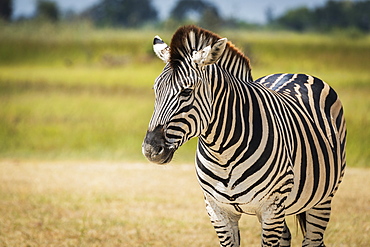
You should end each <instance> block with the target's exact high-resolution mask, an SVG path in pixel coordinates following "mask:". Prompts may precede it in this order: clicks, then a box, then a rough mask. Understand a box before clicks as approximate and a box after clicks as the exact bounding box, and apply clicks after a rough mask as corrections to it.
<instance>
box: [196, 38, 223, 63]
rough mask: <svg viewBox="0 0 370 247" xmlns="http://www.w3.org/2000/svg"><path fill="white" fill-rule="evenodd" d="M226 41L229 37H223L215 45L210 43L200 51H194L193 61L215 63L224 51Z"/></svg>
mask: <svg viewBox="0 0 370 247" xmlns="http://www.w3.org/2000/svg"><path fill="white" fill-rule="evenodd" d="M226 43H227V38H222V39H219V40H217V42H216V43H214V44H213V45H209V46H207V47H205V48H203V49H202V50H200V51H194V52H193V62H194V63H196V64H198V65H202V66H205V65H210V64H214V63H215V62H217V60H218V59H219V58H220V57H221V55H222V53H223V52H224V50H225V47H226Z"/></svg>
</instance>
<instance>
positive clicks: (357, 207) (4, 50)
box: [0, 23, 370, 246]
mask: <svg viewBox="0 0 370 247" xmlns="http://www.w3.org/2000/svg"><path fill="white" fill-rule="evenodd" d="M174 31H175V30H152V29H142V30H115V29H95V28H92V27H91V26H89V25H83V24H80V25H75V26H71V25H66V24H55V25H50V24H42V25H35V24H27V23H25V24H12V25H5V24H4V23H0V198H1V200H0V246H217V244H218V241H217V236H216V234H215V233H214V230H213V228H212V226H211V224H210V222H209V219H208V216H207V214H206V211H205V207H204V203H203V197H202V192H201V190H200V188H199V186H198V184H197V181H196V178H195V173H194V168H193V166H192V165H189V164H192V163H193V160H194V154H195V147H196V140H192V141H190V142H189V143H187V144H185V145H184V146H183V147H181V148H180V149H179V150H178V152H177V153H176V154H175V157H174V162H173V163H175V164H174V165H169V166H166V167H158V166H155V165H151V164H149V163H148V162H147V161H146V160H145V158H144V157H143V156H142V154H141V143H142V140H143V138H144V136H145V133H146V129H147V126H148V123H149V120H150V117H151V114H152V111H153V106H154V94H153V90H152V87H153V83H154V80H155V78H156V77H157V76H158V75H159V74H160V72H161V70H162V68H163V67H164V64H163V62H162V61H160V60H159V59H157V58H156V57H155V55H154V54H153V52H152V39H153V37H154V36H155V35H157V34H158V35H160V36H161V38H163V39H164V40H165V41H166V42H167V43H170V40H171V36H172V34H173V33H174ZM218 33H219V34H220V35H221V36H224V37H227V38H228V39H229V40H231V41H232V42H233V43H234V44H235V45H236V46H237V47H239V48H240V49H241V50H242V51H244V52H245V54H246V55H247V56H249V57H250V59H251V64H252V74H253V77H254V78H255V79H257V78H259V77H261V76H264V75H267V74H272V73H281V72H283V73H285V72H288V73H308V74H311V75H314V76H316V77H319V78H321V79H323V80H324V81H326V82H327V83H328V84H329V85H331V86H332V87H333V88H334V89H335V90H336V91H337V93H338V94H339V97H340V99H341V101H342V103H343V105H344V111H345V117H346V123H347V129H348V133H347V164H348V169H347V173H346V176H345V178H344V181H343V184H342V185H341V187H340V188H339V191H338V196H336V197H335V198H334V202H333V216H332V220H331V221H330V223H329V227H328V230H327V233H326V240H327V245H328V246H370V235H369V232H370V224H369V222H370V215H369V212H370V208H369V205H370V193H369V191H368V188H369V187H370V184H369V179H368V177H369V176H370V170H369V167H370V128H369V127H370V36H366V35H365V36H360V37H350V36H346V35H341V34H340V33H337V34H336V35H335V36H331V35H325V34H320V35H319V34H295V33H289V32H267V31H263V32H256V31H246V30H233V31H231V30H224V31H219V32H218ZM184 164H185V165H184ZM289 224H290V226H291V230H292V233H293V238H294V242H293V245H292V246H299V245H300V243H301V241H302V236H300V234H299V232H298V230H295V229H296V226H295V222H294V219H293V218H290V219H289ZM259 229H260V227H259V225H258V222H257V219H256V218H253V217H248V216H245V217H243V220H242V222H241V234H242V244H243V245H244V246H259V245H260V237H259V236H260V230H259ZM248 243H251V245H247V244H248Z"/></svg>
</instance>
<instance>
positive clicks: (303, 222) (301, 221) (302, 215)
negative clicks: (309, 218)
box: [296, 212, 306, 237]
mask: <svg viewBox="0 0 370 247" xmlns="http://www.w3.org/2000/svg"><path fill="white" fill-rule="evenodd" d="M296 220H297V224H298V223H299V226H300V228H301V232H302V235H303V237H304V236H305V235H306V212H303V213H300V214H297V215H296Z"/></svg>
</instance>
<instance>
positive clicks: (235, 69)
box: [217, 42, 253, 82]
mask: <svg viewBox="0 0 370 247" xmlns="http://www.w3.org/2000/svg"><path fill="white" fill-rule="evenodd" d="M217 64H218V65H219V66H220V67H221V68H222V69H224V70H225V71H228V72H229V73H230V74H231V75H232V76H233V77H235V78H236V79H238V80H240V81H244V82H252V81H253V78H252V74H251V66H250V61H249V58H247V57H246V56H244V54H243V53H241V52H240V51H239V50H238V49H237V48H236V47H235V46H234V45H233V44H232V43H230V42H229V43H228V45H227V48H226V49H225V51H224V54H223V55H222V57H221V58H220V60H219V61H218V62H217Z"/></svg>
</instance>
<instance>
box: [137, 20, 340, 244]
mask: <svg viewBox="0 0 370 247" xmlns="http://www.w3.org/2000/svg"><path fill="white" fill-rule="evenodd" d="M156 39H159V37H156ZM160 44H161V45H162V46H164V45H163V44H164V42H163V41H161V40H160ZM154 46H155V44H154ZM165 47H167V45H165ZM166 49H167V48H166ZM158 52H159V53H158ZM164 52H166V51H164ZM164 52H163V50H160V51H156V53H157V55H158V56H159V57H161V58H162V57H168V58H169V59H163V58H162V60H164V61H165V62H166V66H165V68H164V70H163V72H162V74H161V75H160V76H159V77H158V78H157V80H156V82H155V86H154V89H155V94H156V102H155V109H154V113H153V116H152V119H151V122H150V125H149V129H148V133H147V136H146V138H145V140H144V143H143V153H144V154H145V155H146V156H147V157H148V159H149V160H151V161H153V162H156V163H161V164H162V163H168V162H169V161H170V160H171V158H172V155H173V153H174V152H175V150H177V148H179V147H180V146H181V145H182V144H183V143H185V142H186V141H187V140H189V139H190V138H192V137H196V136H197V137H199V141H198V147H197V152H196V172H197V177H198V180H199V184H200V186H201V187H202V189H203V191H204V195H205V201H206V208H207V211H208V214H209V216H210V219H211V222H212V224H213V225H214V228H215V230H216V232H217V235H218V237H219V240H220V245H221V246H239V243H240V236H239V229H238V220H239V218H240V215H241V214H243V213H245V214H251V215H257V217H258V219H259V220H260V222H261V227H262V235H261V244H262V246H290V239H291V236H290V231H289V229H288V227H287V225H286V223H285V216H286V215H297V217H298V220H299V222H300V225H301V227H302V231H303V232H304V234H305V238H304V241H303V246H324V242H323V235H324V231H325V228H326V226H327V223H328V221H329V217H330V205H331V200H332V198H333V196H334V193H335V192H336V190H337V188H338V185H339V184H340V182H341V179H342V177H343V174H344V168H345V140H346V128H345V122H344V116H343V108H342V105H341V103H340V100H339V98H338V96H337V94H336V93H335V92H334V90H333V89H332V88H331V87H330V86H328V84H326V83H325V82H323V81H321V80H320V79H318V78H315V77H313V76H310V75H306V74H273V75H269V76H265V77H262V78H260V79H258V80H256V81H252V76H251V73H250V72H251V69H250V65H249V60H248V58H246V57H245V56H244V55H243V54H242V53H240V52H239V51H238V50H237V49H236V48H235V47H234V46H233V45H232V44H231V43H230V42H227V43H226V39H221V38H220V37H219V36H217V35H215V34H213V33H211V32H209V31H206V30H203V29H200V28H197V27H195V26H186V27H182V28H180V29H179V30H178V31H177V32H176V33H175V34H174V36H173V38H172V42H171V45H170V48H169V49H167V52H169V54H166V53H164ZM163 54H164V56H163Z"/></svg>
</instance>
